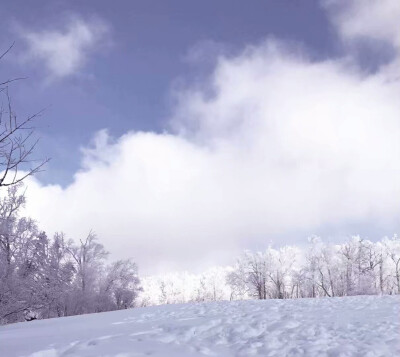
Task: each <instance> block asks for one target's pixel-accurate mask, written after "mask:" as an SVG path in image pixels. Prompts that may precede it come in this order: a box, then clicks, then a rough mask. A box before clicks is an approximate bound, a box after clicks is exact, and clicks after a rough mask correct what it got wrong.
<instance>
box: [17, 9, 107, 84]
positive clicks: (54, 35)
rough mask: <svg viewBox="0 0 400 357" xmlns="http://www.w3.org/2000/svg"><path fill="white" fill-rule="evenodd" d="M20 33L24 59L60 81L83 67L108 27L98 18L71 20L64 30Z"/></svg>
mask: <svg viewBox="0 0 400 357" xmlns="http://www.w3.org/2000/svg"><path fill="white" fill-rule="evenodd" d="M19 32H20V35H21V36H22V38H24V39H25V41H26V43H27V51H26V53H25V54H24V59H25V60H33V61H37V62H41V63H43V64H45V66H46V69H47V71H48V73H49V75H50V77H51V78H61V77H66V76H69V75H72V74H75V73H76V72H77V71H79V70H80V69H81V68H82V67H83V66H84V65H85V63H86V62H87V60H88V57H89V56H90V55H91V54H92V52H93V51H94V50H95V49H96V48H97V46H99V45H100V40H103V39H104V36H105V35H106V34H107V32H108V27H107V25H106V24H105V23H104V22H103V21H100V20H98V19H97V20H90V21H84V20H83V19H81V18H77V17H73V18H70V19H69V20H68V21H67V22H66V24H65V27H64V28H63V29H49V30H44V31H38V32H34V31H28V30H26V29H23V30H20V31H19Z"/></svg>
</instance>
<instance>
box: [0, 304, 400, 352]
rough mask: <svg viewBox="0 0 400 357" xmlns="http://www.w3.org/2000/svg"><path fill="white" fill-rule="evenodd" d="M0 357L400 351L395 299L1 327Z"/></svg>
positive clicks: (158, 311)
mask: <svg viewBox="0 0 400 357" xmlns="http://www.w3.org/2000/svg"><path fill="white" fill-rule="evenodd" d="M0 356H2V357H12V356H32V357H56V356H57V357H58V356H66V357H67V356H96V357H99V356H118V357H130V356H165V357H174V356H180V357H192V356H220V357H223V356H331V357H333V356H363V357H372V356H400V297H399V296H384V297H378V296H357V297H346V298H323V299H299V300H266V301H236V302H217V303H207V304H184V305H166V306H155V307H148V308H138V309H133V310H124V311H116V312H109V313H101V314H92V315H84V316H74V317H67V318H59V319H50V320H41V321H33V322H26V323H18V324H13V325H8V326H2V327H0Z"/></svg>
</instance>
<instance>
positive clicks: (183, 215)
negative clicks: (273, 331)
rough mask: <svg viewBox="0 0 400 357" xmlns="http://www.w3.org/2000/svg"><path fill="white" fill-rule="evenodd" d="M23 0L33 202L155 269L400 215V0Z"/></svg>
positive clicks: (15, 13)
mask: <svg viewBox="0 0 400 357" xmlns="http://www.w3.org/2000/svg"><path fill="white" fill-rule="evenodd" d="M27 4H28V3H27V2H26V1H19V0H14V1H5V2H3V4H2V8H1V10H0V11H1V14H2V15H3V16H2V18H3V19H6V20H5V21H2V22H1V24H0V27H1V31H0V44H1V48H3V49H6V48H7V47H8V46H9V45H10V44H11V43H13V42H14V41H15V45H14V47H13V49H12V51H11V52H10V53H9V54H8V55H7V56H6V57H5V58H4V59H3V60H2V61H1V63H0V78H7V79H8V78H13V77H28V78H27V79H26V80H23V81H19V82H17V83H15V84H14V85H13V86H12V87H11V88H10V92H11V95H12V100H13V104H14V108H15V110H16V111H17V113H18V115H19V116H20V117H23V116H25V115H28V114H29V113H33V112H36V111H38V110H41V109H43V108H45V112H44V115H43V116H42V117H41V118H40V119H39V121H37V132H38V135H39V136H40V139H41V142H40V146H39V147H38V149H37V152H36V155H37V156H38V157H50V158H51V161H50V163H49V164H48V165H47V167H46V170H45V171H44V172H42V173H40V174H39V175H38V176H36V177H35V178H34V179H32V180H30V181H29V182H28V183H27V186H28V189H27V198H28V203H27V208H26V209H27V213H28V214H30V215H31V216H33V217H35V218H36V219H37V220H38V223H39V225H40V227H42V229H44V230H46V231H47V232H49V234H52V233H54V232H55V231H63V232H65V233H66V235H67V237H70V238H73V239H79V238H81V237H83V236H85V235H86V234H87V233H88V232H89V230H91V229H93V230H94V231H95V232H96V233H97V235H98V237H99V239H100V241H101V242H102V243H104V245H105V246H106V248H107V249H108V250H109V251H110V252H111V254H112V257H113V258H127V257H133V258H134V259H136V260H137V261H138V264H139V268H140V269H141V271H142V272H144V273H156V272H160V271H165V270H166V269H169V270H171V269H189V270H198V269H203V268H205V267H207V266H209V265H212V264H228V263H232V262H233V261H234V257H235V254H238V253H239V252H240V251H241V250H243V249H254V250H262V249H265V247H266V246H267V245H268V244H272V245H275V246H280V245H284V244H304V243H305V242H306V241H307V237H308V236H310V235H313V234H318V235H321V236H323V237H325V238H326V239H329V240H343V239H346V237H348V236H350V235H352V234H361V235H362V236H363V237H367V238H370V239H379V238H381V237H382V236H384V235H392V234H394V233H395V232H399V231H400V230H399V228H400V227H399V226H400V219H399V213H400V205H399V201H400V200H399V199H400V100H399V98H400V80H399V78H400V73H399V68H400V66H399V64H400V63H399V62H400V28H399V27H398V26H397V20H398V18H399V17H400V3H399V2H398V1H397V0H382V1H379V2H376V1H372V0H364V1H361V0H351V1H344V0H324V1H307V2H298V1H294V0H284V1H254V2H252V3H250V4H249V3H245V2H242V1H218V2H211V1H202V2H188V1H168V2H165V1H116V2H110V1H85V2H81V1H44V0H43V1H35V2H30V6H28V5H27Z"/></svg>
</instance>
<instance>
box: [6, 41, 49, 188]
mask: <svg viewBox="0 0 400 357" xmlns="http://www.w3.org/2000/svg"><path fill="white" fill-rule="evenodd" d="M13 46H14V43H13V44H12V45H11V46H10V47H9V48H8V49H7V50H6V51H5V52H3V53H2V54H1V55H0V60H1V59H3V58H4V56H5V55H7V53H8V52H9V51H10V50H11V49H12V47H13ZM21 79H24V78H12V79H7V80H5V81H3V82H0V95H1V96H2V98H1V105H0V172H1V174H0V187H2V186H11V185H15V184H17V183H19V182H21V181H23V180H24V179H25V178H27V177H28V176H30V175H33V174H35V173H37V172H40V171H41V170H42V168H43V166H44V165H45V164H46V163H47V162H48V161H49V159H44V160H36V159H34V158H33V153H34V150H35V148H36V145H37V143H38V141H39V139H37V138H35V137H34V133H35V127H34V126H33V121H34V120H35V119H36V118H38V117H39V116H40V115H41V114H42V112H43V111H39V112H38V113H35V114H32V115H29V116H28V117H27V118H25V119H22V120H19V119H18V118H17V115H16V113H15V112H14V110H13V107H12V101H11V97H10V93H9V85H10V84H11V83H13V82H15V81H18V80H21Z"/></svg>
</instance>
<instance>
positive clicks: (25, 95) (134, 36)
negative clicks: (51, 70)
mask: <svg viewBox="0 0 400 357" xmlns="http://www.w3.org/2000/svg"><path fill="white" fill-rule="evenodd" d="M1 11H2V14H3V16H2V17H3V18H6V19H8V21H2V24H1V25H0V26H1V27H2V31H1V34H2V36H1V43H2V44H3V45H2V47H3V48H6V47H7V46H8V45H9V44H10V43H11V42H12V41H16V45H15V48H14V50H13V52H12V53H11V54H10V55H9V57H8V60H9V61H4V62H5V63H3V64H2V66H1V68H0V70H1V72H0V73H1V74H2V76H4V77H8V76H10V74H11V75H14V76H27V77H29V80H27V81H26V82H25V83H18V86H15V89H14V92H13V97H14V101H15V102H16V103H17V104H18V106H17V109H18V110H19V111H20V112H22V113H23V112H25V111H28V110H29V111H35V110H39V109H42V108H44V107H45V108H48V109H47V111H46V113H45V115H44V117H43V118H42V119H41V121H40V124H39V125H40V129H41V133H42V136H43V139H42V140H43V145H42V147H41V150H42V151H43V152H42V153H43V154H44V155H46V156H49V157H51V158H52V162H51V163H50V164H49V165H48V168H47V171H46V173H44V174H42V175H41V176H40V178H41V179H42V180H43V182H47V183H60V184H63V185H65V184H68V183H70V182H71V181H72V179H73V174H74V172H75V171H76V170H77V169H78V168H79V162H80V153H79V147H80V146H85V145H87V143H88V142H89V140H90V138H91V137H92V136H93V134H94V133H95V132H96V131H97V130H100V129H103V128H108V129H109V130H110V133H111V134H112V135H116V136H119V135H121V134H122V133H124V132H126V131H128V130H155V131H158V132H159V131H162V130H164V129H165V128H166V126H167V124H166V119H167V118H168V116H169V114H170V110H171V108H170V106H171V87H173V86H174V85H176V84H177V83H182V82H183V83H188V82H190V81H196V80H199V79H200V80H201V76H204V75H207V74H208V73H209V72H210V71H211V70H212V67H213V60H214V59H215V56H216V55H217V54H218V53H219V52H221V51H224V52H227V53H236V52H238V51H241V50H242V49H243V47H244V46H246V45H248V44H252V43H258V42H260V41H263V40H264V39H265V38H266V37H267V36H274V37H277V38H283V39H288V40H291V41H299V42H301V43H302V44H303V45H304V46H307V47H308V48H309V51H311V52H312V53H313V54H314V55H315V56H321V57H326V56H329V55H332V54H334V53H335V52H336V51H337V44H336V41H335V34H334V33H333V32H332V30H331V25H330V23H329V21H328V19H327V16H326V12H325V11H323V9H322V7H321V5H320V3H319V2H317V1H307V2H305V3H304V4H302V5H300V4H299V3H298V2H296V1H256V2H254V3H253V4H252V5H251V6H248V4H245V3H244V2H243V1H218V2H214V1H202V2H201V3H200V2H188V1H168V2H165V1H118V2H116V3H115V2H110V1H85V2H82V1H36V2H35V3H33V2H32V3H31V4H30V6H27V2H26V1H7V2H4V4H2V10H1ZM71 17H78V18H79V19H81V20H82V21H91V20H93V18H95V19H96V18H97V19H99V20H101V21H102V22H103V23H104V25H105V26H106V27H107V28H108V29H107V31H108V34H107V35H105V36H104V38H103V39H102V40H100V41H99V43H96V45H95V46H96V48H93V52H92V53H90V52H89V53H87V54H85V57H86V63H85V64H84V65H82V66H77V68H76V72H75V71H74V73H71V74H69V75H66V76H63V77H62V78H57V79H56V80H54V81H52V82H51V83H50V84H48V83H47V82H46V76H48V72H47V71H46V66H45V65H44V64H43V60H42V59H39V60H32V61H30V60H28V61H22V63H21V61H16V58H17V57H18V56H19V55H20V54H21V53H23V52H24V51H26V41H25V40H24V38H23V37H22V38H21V36H20V32H21V31H23V32H29V31H32V32H35V33H40V32H41V31H59V32H66V31H67V29H68V24H69V22H70V19H71ZM202 46H203V47H204V48H205V50H204V51H208V52H207V53H206V54H205V55H204V56H203V58H200V59H199V60H193V59H192V58H191V57H190V53H191V52H193V50H195V49H199V48H201V47H202ZM41 61H42V62H41Z"/></svg>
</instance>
